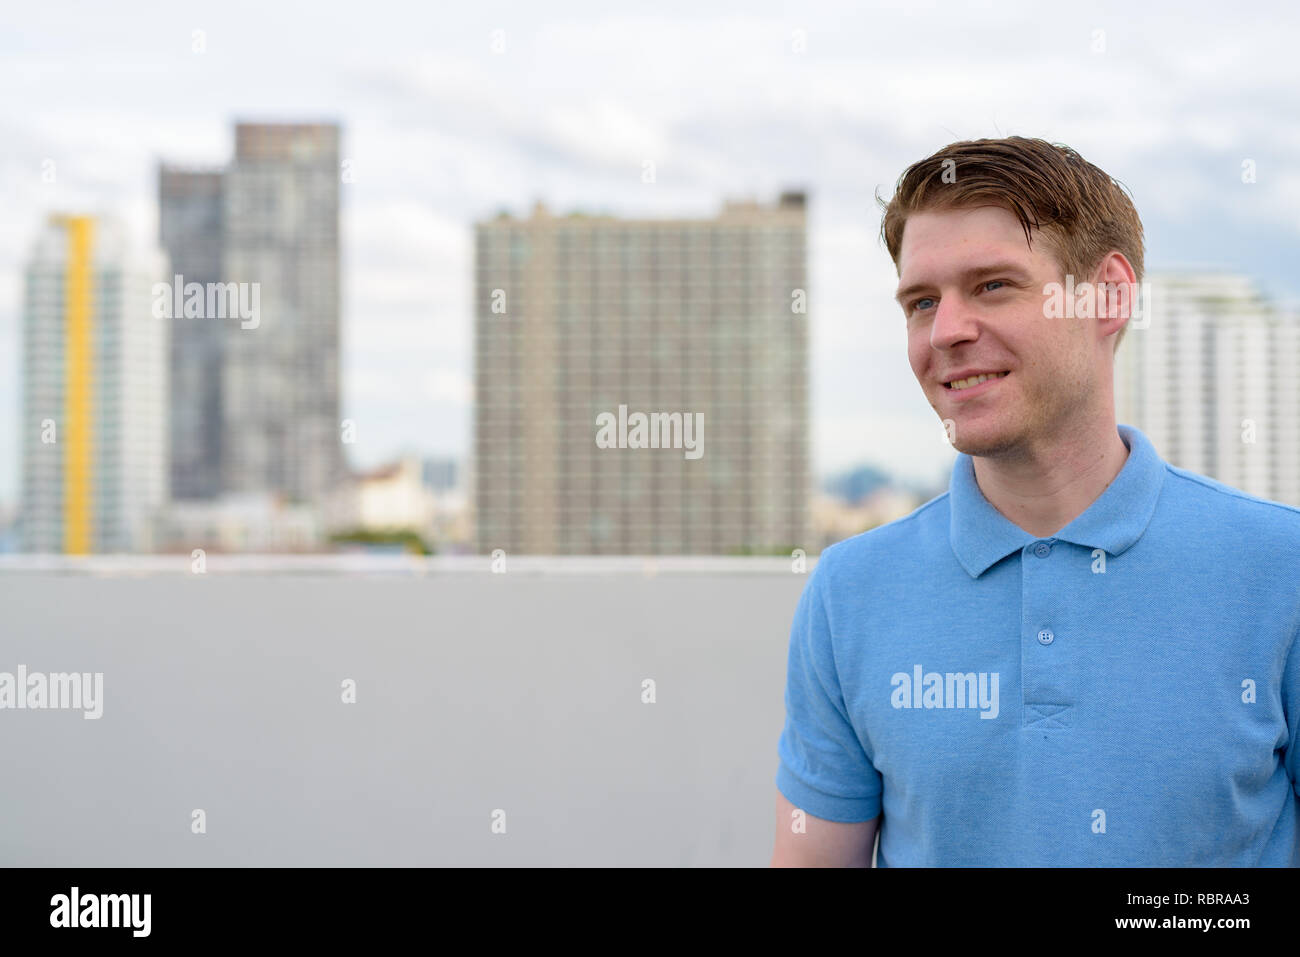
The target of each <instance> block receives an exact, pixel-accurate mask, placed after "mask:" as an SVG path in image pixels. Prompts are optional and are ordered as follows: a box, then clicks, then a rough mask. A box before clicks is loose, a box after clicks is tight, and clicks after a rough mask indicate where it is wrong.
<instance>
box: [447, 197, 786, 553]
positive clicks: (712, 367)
mask: <svg viewBox="0 0 1300 957" xmlns="http://www.w3.org/2000/svg"><path fill="white" fill-rule="evenodd" d="M806 302H807V264H806V215H805V196H804V194H803V193H797V192H790V193H785V194H783V195H782V196H781V197H780V200H779V202H777V203H776V204H774V205H771V206H762V205H759V204H758V203H754V202H732V203H727V204H725V205H724V208H723V210H722V213H721V214H720V215H719V216H718V217H716V218H714V219H706V220H684V219H678V220H620V219H616V218H612V217H607V216H586V215H579V214H574V215H570V216H567V217H553V216H551V215H550V214H549V213H548V212H547V210H546V209H545V207H543V206H542V204H540V203H538V204H537V206H536V208H535V209H534V211H533V214H532V217H531V218H530V219H526V220H521V219H516V218H513V217H510V216H508V215H506V214H502V215H501V216H499V217H497V218H496V219H494V220H488V221H484V222H481V223H478V224H477V225H476V230H475V423H474V464H473V475H474V499H475V501H474V510H475V516H476V528H477V533H476V534H477V547H478V549H479V551H480V552H490V551H492V550H494V549H497V548H501V549H504V550H506V551H507V552H519V553H525V554H736V553H742V552H746V551H786V552H788V551H789V550H790V549H792V548H797V547H804V548H806V547H807V546H808V542H809V536H810V502H809V492H810V463H809V421H808V387H809V385H808V315H807V312H806ZM638 417H644V418H642V419H640V420H639V422H640V424H639V425H638ZM647 420H648V422H649V425H648V428H647V427H645V425H646V422H647ZM647 440H648V441H647ZM692 443H693V446H694V447H693V448H688V447H687V446H688V445H691V444H692ZM647 444H649V445H652V446H656V447H638V446H644V445H647ZM665 446H668V447H665Z"/></svg>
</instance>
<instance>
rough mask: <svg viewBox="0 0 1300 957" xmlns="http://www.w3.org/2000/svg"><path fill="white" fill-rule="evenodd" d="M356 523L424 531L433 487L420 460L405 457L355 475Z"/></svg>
mask: <svg viewBox="0 0 1300 957" xmlns="http://www.w3.org/2000/svg"><path fill="white" fill-rule="evenodd" d="M356 496H357V498H356V503H357V504H356V519H355V522H356V525H357V526H359V527H361V528H366V529H375V530H389V531H395V530H398V529H412V530H415V531H421V532H423V531H425V530H426V529H428V527H429V526H430V525H431V524H432V521H433V490H432V489H430V488H429V487H428V486H427V485H426V484H425V482H424V474H423V468H422V463H421V462H420V461H419V460H418V459H416V458H412V457H409V456H408V457H406V458H403V459H400V460H398V461H396V462H393V463H392V464H390V465H385V466H383V467H381V468H377V469H373V470H372V471H369V472H365V473H362V474H361V475H359V476H357V478H356Z"/></svg>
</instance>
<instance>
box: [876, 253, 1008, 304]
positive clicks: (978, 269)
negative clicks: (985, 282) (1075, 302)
mask: <svg viewBox="0 0 1300 957" xmlns="http://www.w3.org/2000/svg"><path fill="white" fill-rule="evenodd" d="M989 273H1001V274H1003V275H1007V276H1015V277H1016V278H1017V279H1028V278H1029V272H1028V270H1026V269H1025V267H1024V266H1022V265H1021V264H1020V263H1017V262H1011V261H1010V260H1008V261H1006V262H998V263H987V264H983V265H979V266H972V267H971V268H970V269H965V270H962V272H961V273H960V274H959V276H960V278H961V280H962V283H963V284H965V283H968V282H970V281H971V280H973V279H975V278H977V277H979V276H986V275H988V274H989ZM932 288H934V284H933V283H928V282H914V283H911V284H910V285H908V286H904V287H903V288H902V289H899V290H898V292H896V293H894V301H895V302H897V303H898V304H899V305H902V304H903V300H904V299H906V298H907V297H908V296H911V295H913V294H915V293H918V292H924V291H925V290H927V289H932Z"/></svg>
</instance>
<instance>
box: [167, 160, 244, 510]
mask: <svg viewBox="0 0 1300 957" xmlns="http://www.w3.org/2000/svg"><path fill="white" fill-rule="evenodd" d="M223 180H224V176H223V174H222V173H221V171H220V170H196V169H188V168H179V167H171V166H165V165H164V166H162V167H161V168H160V169H159V172H158V213H159V228H158V234H159V239H160V241H161V243H162V246H163V248H164V249H166V250H167V254H168V258H169V259H170V260H171V268H172V274H173V275H172V276H169V277H168V279H169V280H174V278H175V276H176V275H178V274H179V275H181V276H184V278H185V281H186V282H197V283H203V284H206V283H210V282H220V281H221V276H222V270H221V246H222V241H223V236H224V233H223V230H222V226H221V224H222V204H223V198H222V197H223V194H222V183H223ZM171 325H172V330H171V332H172V334H171V351H170V357H169V365H170V374H171V401H170V403H169V412H170V415H169V419H170V423H171V427H170V430H169V436H170V450H171V455H170V463H169V480H170V494H171V497H172V498H174V499H211V498H215V497H216V496H218V495H219V494H221V423H222V393H221V383H222V374H223V368H222V346H223V344H224V342H225V337H226V336H227V335H228V334H230V335H233V334H238V333H239V332H240V331H241V330H240V329H239V328H238V326H236V327H235V328H234V329H233V330H231V329H230V328H228V325H227V324H226V323H222V322H209V321H206V320H200V319H184V318H183V317H182V318H179V319H177V318H173V319H172V323H171Z"/></svg>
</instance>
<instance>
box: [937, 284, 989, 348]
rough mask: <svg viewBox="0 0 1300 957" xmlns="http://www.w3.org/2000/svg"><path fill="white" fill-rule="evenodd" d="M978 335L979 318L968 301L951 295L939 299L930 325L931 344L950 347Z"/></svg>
mask: <svg viewBox="0 0 1300 957" xmlns="http://www.w3.org/2000/svg"><path fill="white" fill-rule="evenodd" d="M978 336H979V319H978V318H977V316H976V315H975V310H974V309H972V308H971V306H970V304H969V303H967V302H966V301H965V300H964V299H962V298H960V297H957V296H952V295H947V296H944V297H943V298H942V299H940V300H939V305H938V306H937V307H936V308H935V310H934V323H933V324H932V325H931V327H930V345H931V346H933V347H934V348H936V349H950V348H952V347H953V346H955V345H957V344H958V343H961V342H966V341H969V340H972V339H975V338H977V337H978Z"/></svg>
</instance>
